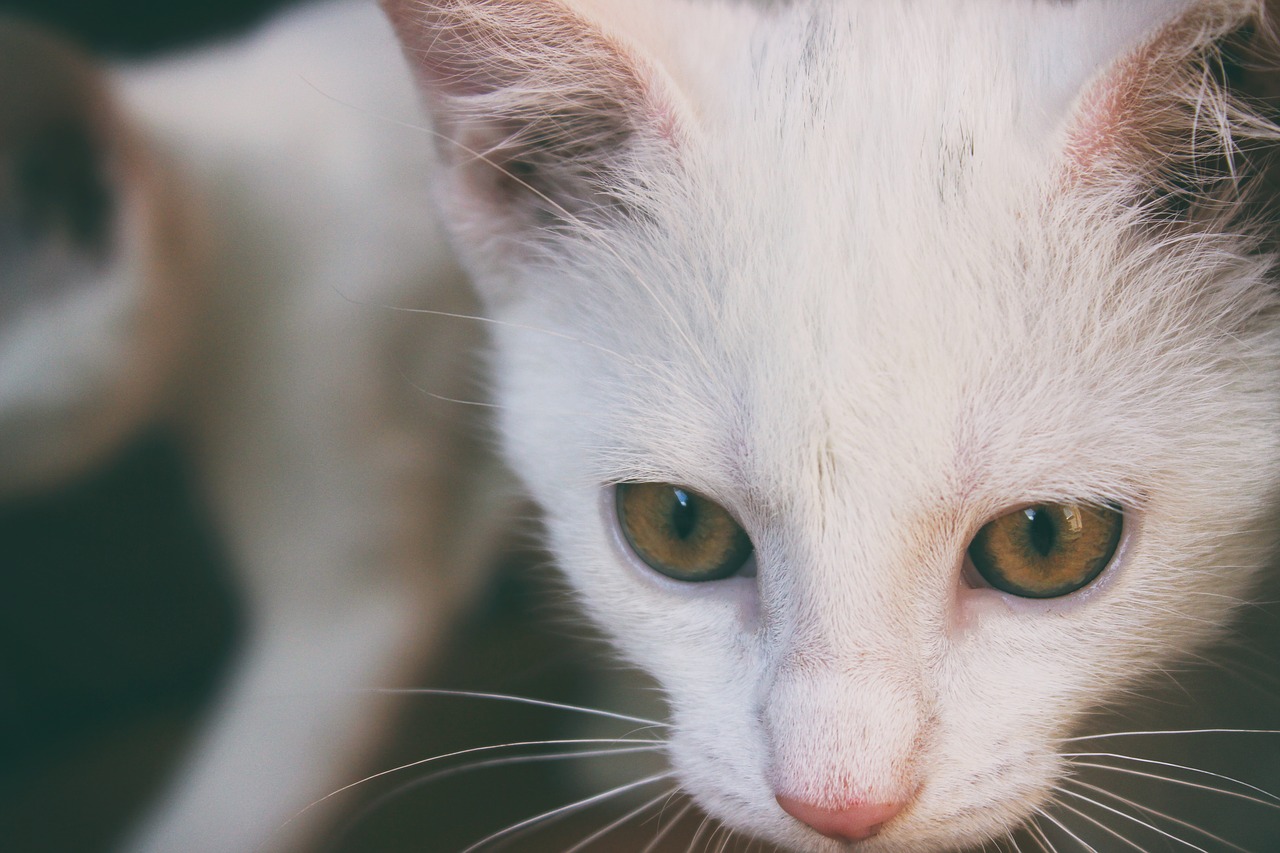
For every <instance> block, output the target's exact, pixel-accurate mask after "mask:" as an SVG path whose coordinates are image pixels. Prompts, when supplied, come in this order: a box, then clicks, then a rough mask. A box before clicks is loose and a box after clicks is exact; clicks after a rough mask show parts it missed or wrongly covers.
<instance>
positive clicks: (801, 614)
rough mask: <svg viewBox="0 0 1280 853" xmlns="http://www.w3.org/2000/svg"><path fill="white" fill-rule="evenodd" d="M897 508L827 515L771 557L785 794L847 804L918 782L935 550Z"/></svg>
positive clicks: (773, 746)
mask: <svg viewBox="0 0 1280 853" xmlns="http://www.w3.org/2000/svg"><path fill="white" fill-rule="evenodd" d="M893 515H894V514H893V513H892V512H890V511H888V510H887V509H886V508H884V507H880V508H879V509H878V510H877V511H875V512H870V513H867V514H864V515H863V516H862V517H861V518H858V519H856V520H855V523H849V522H848V520H846V521H845V523H844V524H836V523H834V520H832V519H824V524H823V525H822V529H821V530H820V531H815V532H814V535H812V536H811V538H809V539H808V540H807V541H796V542H793V543H791V545H790V546H789V548H788V550H787V552H786V554H785V555H779V556H780V557H781V559H780V560H779V561H778V562H777V563H776V564H770V565H763V566H762V567H761V571H762V573H763V574H764V575H769V574H772V577H770V578H768V582H767V583H766V584H765V585H764V586H763V587H762V594H763V595H764V596H765V597H766V598H767V599H768V603H767V604H766V606H765V607H764V608H763V612H764V613H765V618H766V620H767V621H768V622H769V624H768V629H769V632H770V634H771V636H772V637H773V650H774V653H773V655H772V659H773V666H772V667H771V671H770V673H769V675H768V677H767V678H766V679H765V680H764V681H763V682H762V685H761V687H762V695H761V697H760V702H761V704H760V707H761V709H762V714H761V716H762V719H763V721H764V723H765V731H766V736H767V738H768V742H769V748H770V759H771V763H770V766H771V777H772V778H771V782H772V783H773V785H774V786H775V789H776V792H777V793H778V794H779V795H780V796H783V797H784V798H797V799H798V800H799V801H801V802H804V803H808V804H811V805H814V806H816V807H820V808H830V809H845V810H846V811H847V808H848V806H849V804H850V803H864V804H865V803H872V804H884V803H895V802H898V803H900V802H903V801H904V800H905V799H908V798H909V797H910V796H911V794H912V792H913V790H914V788H915V783H914V779H915V765H916V763H917V758H918V754H919V752H920V747H921V739H922V737H923V720H925V719H926V718H927V716H928V707H927V701H928V698H927V695H926V690H925V688H924V680H923V670H924V667H925V660H924V656H923V654H922V652H921V649H923V648H926V647H927V646H928V636H927V634H928V632H929V631H930V630H931V624H932V620H930V619H928V618H927V614H928V613H929V612H930V611H931V608H930V606H928V605H927V603H924V601H923V600H924V599H927V598H928V597H930V596H931V595H932V594H933V593H932V592H931V591H930V590H929V589H928V586H929V585H928V584H927V583H924V584H922V583H921V582H920V575H921V569H922V568H923V567H922V566H918V565H915V564H916V563H917V562H920V561H921V560H928V559H929V557H928V556H927V553H926V552H927V549H921V548H919V547H917V544H913V542H912V541H911V539H910V535H909V534H904V532H903V531H902V529H901V525H900V524H896V523H895V519H894V517H893ZM811 529H812V528H811ZM925 573H926V574H927V573H928V569H927V568H926V569H925ZM762 579H763V578H762ZM789 801H790V800H789Z"/></svg>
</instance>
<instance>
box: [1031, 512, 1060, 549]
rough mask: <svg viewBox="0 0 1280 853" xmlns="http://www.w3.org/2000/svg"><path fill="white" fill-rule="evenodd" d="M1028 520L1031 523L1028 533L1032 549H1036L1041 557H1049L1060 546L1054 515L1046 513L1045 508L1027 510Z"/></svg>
mask: <svg viewBox="0 0 1280 853" xmlns="http://www.w3.org/2000/svg"><path fill="white" fill-rule="evenodd" d="M1027 519H1028V521H1030V522H1031V529H1030V531H1029V533H1028V538H1029V539H1030V540H1031V547H1032V548H1035V549H1036V553H1037V554H1039V555H1040V556H1041V557H1048V556H1049V555H1050V554H1052V553H1053V549H1054V547H1055V546H1056V545H1057V544H1058V525H1057V524H1056V523H1054V520H1053V517H1052V515H1051V514H1050V513H1048V512H1046V511H1045V509H1044V508H1043V507H1035V508H1033V509H1029V510H1027Z"/></svg>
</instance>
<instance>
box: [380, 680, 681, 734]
mask: <svg viewBox="0 0 1280 853" xmlns="http://www.w3.org/2000/svg"><path fill="white" fill-rule="evenodd" d="M367 692H371V693H376V694H379V695H388V696H443V697H446V698H456V699H488V700H492V701H499V702H515V703H517V704H520V705H533V706H535V707H538V708H552V709H555V710H557V711H573V712H575V713H579V714H592V715H594V716H597V717H607V718H609V719H611V720H621V721H622V722H624V723H639V724H640V725H642V726H646V727H649V726H652V727H655V728H661V729H667V728H670V726H669V725H667V724H666V723H662V722H659V721H657V720H646V719H645V718H643V717H632V716H630V715H627V714H618V713H615V712H613V711H605V710H602V709H600V708H587V707H583V706H582V705H566V704H565V703H563V702H550V701H548V700H546V699H531V698H529V697H527V696H510V695H507V694H505V693H477V692H475V691H471V690H445V689H442V688H435V687H403V688H391V687H379V688H375V689H373V690H371V691H367Z"/></svg>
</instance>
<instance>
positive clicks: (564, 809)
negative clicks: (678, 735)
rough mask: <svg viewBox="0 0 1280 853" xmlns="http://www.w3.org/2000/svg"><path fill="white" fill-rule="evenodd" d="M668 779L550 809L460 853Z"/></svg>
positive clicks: (658, 777) (663, 776) (649, 780)
mask: <svg viewBox="0 0 1280 853" xmlns="http://www.w3.org/2000/svg"><path fill="white" fill-rule="evenodd" d="M670 778H671V773H659V774H657V775H655V776H647V777H645V778H644V779H640V780H639V781H636V782H628V783H627V784H625V785H619V786H618V787H616V788H613V789H611V790H608V791H605V792H604V793H602V794H594V795H592V796H590V797H587V798H586V799H582V800H578V801H577V802H574V803H569V804H568V805H567V806H559V807H557V808H554V809H551V810H550V811H546V812H543V813H542V814H539V815H534V816H533V817H530V818H525V819H524V820H522V821H520V822H519V823H513V824H512V825H511V826H508V827H506V828H505V829H500V830H498V831H497V832H495V833H493V834H491V835H487V836H485V837H484V838H482V839H480V840H479V841H477V842H476V843H475V844H472V845H471V846H470V847H468V848H467V849H465V850H463V851H462V853H475V851H476V850H479V849H481V848H482V847H484V846H486V845H488V844H491V843H493V842H494V841H497V840H498V839H500V838H505V837H507V836H508V835H511V834H512V833H516V832H519V831H520V830H522V829H525V828H527V827H531V826H536V825H537V824H540V823H543V822H545V821H547V820H549V819H551V818H554V817H557V816H560V815H568V814H571V813H573V812H575V811H578V810H580V809H585V808H587V807H588V806H592V805H595V804H596V803H600V802H603V801H605V800H608V799H610V798H612V797H616V796H618V795H619V794H625V793H626V792H627V791H631V790H634V789H636V788H640V787H643V786H645V785H652V784H653V783H654V782H661V781H662V780H663V779H670Z"/></svg>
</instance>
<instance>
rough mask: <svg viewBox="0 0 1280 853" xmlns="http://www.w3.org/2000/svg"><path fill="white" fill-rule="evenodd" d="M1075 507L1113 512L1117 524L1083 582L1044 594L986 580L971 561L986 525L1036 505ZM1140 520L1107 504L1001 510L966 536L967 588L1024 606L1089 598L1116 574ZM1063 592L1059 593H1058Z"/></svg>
mask: <svg viewBox="0 0 1280 853" xmlns="http://www.w3.org/2000/svg"><path fill="white" fill-rule="evenodd" d="M1067 505H1069V506H1077V507H1082V508H1084V509H1086V510H1093V511H1095V512H1096V511H1099V510H1105V511H1107V512H1111V513H1114V514H1115V516H1116V519H1117V521H1118V522H1119V524H1118V525H1117V526H1116V530H1115V533H1114V534H1113V536H1112V538H1111V541H1110V544H1109V546H1108V548H1107V549H1106V550H1107V557H1106V559H1105V560H1102V561H1101V562H1100V564H1099V567H1098V568H1097V569H1096V570H1095V571H1093V572H1092V573H1090V574H1088V575H1087V576H1085V577H1084V579H1083V580H1082V581H1080V582H1079V583H1075V584H1065V585H1061V586H1059V587H1057V588H1055V590H1053V591H1050V592H1044V593H1037V592H1036V591H1034V590H1031V589H1029V588H1027V587H1020V586H1019V585H1017V584H1015V583H1012V582H1008V581H1006V582H1004V583H1000V582H997V581H995V580H993V579H992V578H990V577H988V576H987V574H986V573H985V572H983V571H982V570H981V569H980V568H979V567H978V565H977V563H976V562H975V561H974V559H973V546H974V543H975V542H976V541H977V539H978V536H979V534H980V533H981V532H982V531H983V530H985V529H986V528H987V527H988V526H990V525H991V524H993V523H995V522H996V521H999V520H1000V519H1003V518H1006V517H1008V516H1010V515H1014V514H1016V513H1020V512H1025V511H1027V510H1029V509H1033V508H1035V507H1039V506H1067ZM1139 526H1140V525H1139V517H1138V516H1137V515H1135V514H1134V513H1133V512H1132V511H1130V510H1126V509H1125V508H1124V506H1122V505H1121V504H1119V503H1115V502H1109V501H1091V500H1079V501H1054V500H1044V501H1026V502H1025V503H1021V504H1017V505H1015V506H1013V507H1011V508H1010V509H1006V510H1003V511H1001V512H999V513H996V514H994V515H991V516H989V517H988V518H987V519H986V520H985V521H983V522H982V523H981V524H979V525H978V526H977V527H976V528H975V529H974V531H973V533H972V534H971V535H970V536H969V541H968V544H966V545H965V547H964V569H963V576H964V578H965V581H966V582H967V584H968V586H969V587H970V588H972V589H976V590H982V589H986V590H990V591H992V592H997V593H1001V594H1004V595H1009V596H1012V597H1013V598H1014V599H1016V600H1018V601H1022V602H1026V603H1043V604H1053V603H1056V602H1061V601H1063V600H1072V599H1076V598H1079V597H1080V596H1085V595H1089V594H1091V593H1092V592H1094V591H1095V590H1097V589H1100V588H1102V587H1103V586H1104V585H1106V584H1107V582H1108V579H1109V578H1110V577H1111V576H1112V575H1113V574H1114V573H1115V568H1116V567H1117V566H1118V565H1119V564H1120V563H1121V562H1122V561H1123V559H1124V556H1125V554H1126V553H1127V552H1128V550H1129V547H1130V542H1131V540H1132V538H1133V537H1134V535H1135V534H1136V532H1137V528H1138V527H1139ZM1058 590H1062V591H1058Z"/></svg>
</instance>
